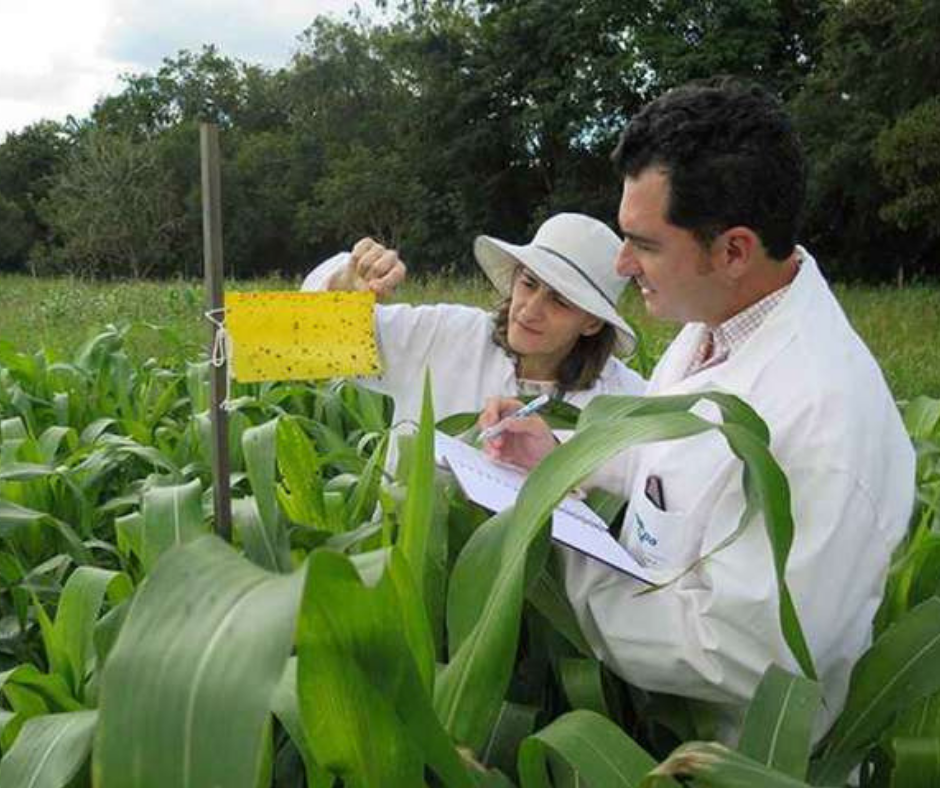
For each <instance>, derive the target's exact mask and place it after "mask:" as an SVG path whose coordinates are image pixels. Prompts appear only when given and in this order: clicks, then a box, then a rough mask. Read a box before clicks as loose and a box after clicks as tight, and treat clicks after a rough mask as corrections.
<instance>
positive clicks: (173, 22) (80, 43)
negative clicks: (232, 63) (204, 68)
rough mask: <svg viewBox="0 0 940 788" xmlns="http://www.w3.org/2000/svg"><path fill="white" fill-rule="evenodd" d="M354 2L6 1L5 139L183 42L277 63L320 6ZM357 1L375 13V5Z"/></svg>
mask: <svg viewBox="0 0 940 788" xmlns="http://www.w3.org/2000/svg"><path fill="white" fill-rule="evenodd" d="M354 4H355V0H157V1H156V2H155V0H0V141H2V139H3V137H4V136H5V134H6V133H7V132H9V131H19V130H21V129H22V128H23V127H25V126H27V125H29V124H30V123H35V122H36V121H38V120H41V119H44V118H47V119H50V120H58V121H62V120H65V119H66V117H67V116H68V115H70V114H71V115H75V116H76V117H85V116H86V115H87V114H88V113H89V111H90V110H91V108H92V105H93V104H94V102H95V100H96V99H97V98H98V97H99V96H102V95H108V94H110V93H116V92H119V91H120V82H119V80H118V77H119V75H121V74H123V73H140V72H143V71H154V70H156V69H157V68H158V67H159V66H160V63H161V61H162V60H163V58H165V57H172V56H174V55H176V53H177V52H178V51H179V50H181V49H190V50H193V51H196V50H198V49H200V48H201V46H202V45H203V44H210V43H211V44H216V45H217V46H218V47H219V49H220V51H221V52H222V53H223V54H224V55H227V56H229V57H233V58H238V59H240V60H245V61H247V62H250V63H259V64H263V65H266V66H272V67H273V66H281V65H284V64H286V63H287V61H288V60H289V59H290V56H291V54H292V52H293V51H294V48H295V44H296V41H295V39H296V37H297V35H298V34H300V33H301V32H302V31H303V30H304V29H305V28H306V27H307V26H308V25H309V24H310V22H311V21H312V20H313V18H314V17H315V16H316V15H317V14H322V13H328V14H332V15H334V16H338V17H344V16H345V15H346V14H347V13H348V12H349V10H350V9H351V8H352V7H353V5H354ZM360 5H362V6H363V7H364V8H366V9H367V10H369V11H370V12H371V10H372V3H371V2H369V0H361V1H360Z"/></svg>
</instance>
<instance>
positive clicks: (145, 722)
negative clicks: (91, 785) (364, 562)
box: [93, 536, 303, 788]
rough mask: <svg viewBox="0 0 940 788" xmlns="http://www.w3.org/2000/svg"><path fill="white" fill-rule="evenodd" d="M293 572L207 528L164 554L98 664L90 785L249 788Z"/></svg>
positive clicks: (258, 760)
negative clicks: (278, 569)
mask: <svg viewBox="0 0 940 788" xmlns="http://www.w3.org/2000/svg"><path fill="white" fill-rule="evenodd" d="M302 579H303V576H302V574H301V573H295V574H293V575H276V574H271V573H268V572H265V571H263V570H262V569H260V568H258V567H257V566H256V565H254V564H252V563H251V562H249V561H247V560H245V559H244V558H242V557H241V556H239V555H238V554H237V553H236V552H235V551H234V550H232V548H230V547H229V546H228V545H226V544H225V543H224V542H222V541H221V540H220V539H218V538H216V537H214V536H208V537H204V538H202V539H198V540H196V541H194V542H192V543H191V544H187V545H184V546H182V547H177V548H174V549H173V550H171V551H169V552H167V554H166V555H165V556H164V557H163V558H162V559H161V560H160V561H159V562H158V563H157V565H156V566H155V567H154V569H153V572H152V573H151V575H150V577H149V578H148V579H147V581H146V582H145V583H144V584H143V585H142V586H141V588H140V589H139V591H138V592H137V594H136V596H135V597H134V600H133V603H132V605H131V609H130V610H129V611H128V614H127V620H126V621H125V622H124V625H123V627H122V628H121V632H120V635H119V636H118V640H117V643H116V644H115V645H114V648H113V649H112V651H111V654H110V656H109V657H108V661H107V663H106V664H105V667H104V672H103V676H102V680H101V691H100V717H99V725H98V736H97V741H96V746H95V753H94V764H93V772H94V778H95V781H96V782H95V784H96V785H97V784H100V785H120V786H122V788H151V787H153V788H165V787H166V786H183V785H190V786H200V785H224V786H226V788H255V782H256V779H257V775H258V774H259V771H260V769H261V766H262V763H263V757H264V744H263V734H264V732H265V730H266V725H267V722H268V719H269V714H270V709H271V701H272V697H273V695H274V690H275V687H276V686H277V683H278V681H279V680H280V678H281V676H282V675H283V672H284V665H285V664H286V662H287V658H288V656H289V653H290V647H291V636H292V634H293V630H294V623H295V620H296V611H297V606H298V604H299V595H300V588H301V582H302ZM128 687H133V692H128V691H127V688H128Z"/></svg>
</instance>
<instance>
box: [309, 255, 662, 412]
mask: <svg viewBox="0 0 940 788" xmlns="http://www.w3.org/2000/svg"><path fill="white" fill-rule="evenodd" d="M346 259H347V254H346V253H342V254H339V255H335V256H334V257H331V258H330V259H329V260H327V261H325V262H324V263H322V264H321V265H319V266H317V268H315V269H314V270H313V271H312V272H311V273H310V274H309V275H308V276H307V278H306V279H305V280H304V283H303V286H302V289H303V290H320V289H323V288H324V287H325V286H326V282H327V279H328V278H329V276H331V275H332V273H333V272H335V271H336V270H338V268H339V267H340V266H342V265H345V263H346ZM375 327H376V335H377V340H378V345H379V353H380V356H381V359H382V366H383V372H382V374H381V375H378V376H376V377H370V378H363V379H361V380H360V382H361V383H362V384H363V385H365V386H367V387H368V388H371V389H373V390H376V391H381V392H383V393H385V394H388V395H390V396H391V397H392V398H393V399H394V400H395V415H394V422H395V423H402V422H417V421H418V420H419V418H420V415H421V401H422V396H423V392H424V373H425V369H428V370H430V373H431V383H432V393H433V399H434V416H435V418H436V419H437V420H440V419H443V418H445V417H447V416H451V415H454V414H457V413H468V412H473V411H479V410H481V409H482V408H483V406H484V404H485V403H486V400H487V398H488V397H515V396H517V395H518V394H519V385H518V380H517V378H516V369H515V364H514V362H513V360H512V358H510V357H509V355H507V353H506V351H504V350H503V349H502V348H501V347H499V346H498V345H497V344H495V343H494V342H493V339H492V336H493V315H492V314H491V313H489V312H486V311H484V310H482V309H477V308H475V307H468V306H460V305H456V304H436V305H429V306H410V305H408V304H393V305H389V306H382V305H380V306H377V307H376V310H375ZM645 388H646V381H645V380H644V379H643V378H642V377H641V376H640V375H638V374H637V373H636V372H634V371H633V370H631V369H629V368H628V367H627V366H626V365H624V364H623V363H622V362H621V361H619V360H618V359H616V358H614V357H611V358H610V359H608V361H607V364H606V365H605V366H604V368H603V370H602V371H601V374H600V376H599V377H598V379H597V380H596V381H595V383H594V385H593V386H592V387H591V388H590V389H585V390H581V391H572V392H569V393H567V394H566V395H565V397H564V399H565V401H566V402H569V403H571V404H572V405H575V406H577V407H579V408H583V407H584V406H585V405H586V404H587V403H588V402H590V400H591V399H592V398H593V397H595V396H597V395H598V394H642V393H643V391H644V389H645Z"/></svg>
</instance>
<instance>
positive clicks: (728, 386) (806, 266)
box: [649, 246, 828, 396]
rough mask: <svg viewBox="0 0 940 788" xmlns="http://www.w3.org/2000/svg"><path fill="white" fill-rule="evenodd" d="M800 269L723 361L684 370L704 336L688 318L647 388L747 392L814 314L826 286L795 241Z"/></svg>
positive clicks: (665, 391) (680, 391)
mask: <svg viewBox="0 0 940 788" xmlns="http://www.w3.org/2000/svg"><path fill="white" fill-rule="evenodd" d="M797 253H798V254H799V256H800V270H799V271H798V272H797V275H796V277H795V278H794V279H793V282H792V284H791V285H790V289H789V290H788V291H787V294H786V295H785V296H784V297H783V300H782V301H781V302H780V303H779V304H778V305H777V307H776V309H774V311H773V312H772V313H771V314H770V315H768V316H767V319H766V320H765V321H764V323H763V324H762V325H761V326H760V328H758V329H757V331H755V332H754V333H753V334H752V335H751V336H750V338H749V339H748V340H747V342H745V343H744V345H743V346H742V347H741V348H739V349H738V350H737V352H735V353H734V354H733V355H732V356H731V357H730V358H729V359H728V360H727V361H724V362H722V363H721V364H716V365H715V366H713V367H707V368H705V369H702V370H700V371H698V372H696V373H694V374H692V375H689V376H687V377H686V376H685V372H686V370H687V369H688V368H689V364H690V362H691V361H692V355H693V354H694V353H695V350H696V349H697V348H698V346H699V343H700V342H701V341H702V337H703V334H704V332H705V331H706V326H705V324H704V323H690V324H689V325H687V326H685V328H683V329H682V331H681V332H679V336H677V337H676V339H675V341H674V342H673V344H672V346H671V347H670V349H669V350H668V351H667V353H666V354H665V356H663V359H662V361H661V362H660V364H659V365H658V366H657V367H656V369H655V370H654V372H653V376H652V378H651V380H650V386H649V393H650V394H654V393H655V394H687V393H690V392H693V391H702V390H703V389H714V390H719V391H721V390H726V391H730V392H734V393H735V394H738V395H741V396H746V395H747V394H748V393H749V392H750V391H751V389H752V387H753V385H754V382H755V381H756V380H757V379H758V378H759V377H760V374H761V373H762V372H763V370H764V368H765V367H766V366H767V364H768V363H770V361H771V360H772V359H774V358H775V357H776V356H778V355H779V353H781V352H782V351H783V349H784V348H785V347H786V346H787V345H788V344H789V343H790V342H791V341H792V340H793V338H794V337H795V336H796V334H797V332H798V330H799V329H800V327H801V326H804V325H805V324H806V320H807V319H808V318H809V317H810V316H811V315H812V314H813V311H814V310H813V304H814V302H815V301H816V300H817V299H818V298H820V297H821V294H822V293H823V292H825V291H827V290H828V286H827V284H826V280H825V279H824V278H823V276H822V274H821V273H820V271H819V268H818V266H817V265H816V261H815V260H814V259H813V257H812V255H810V254H809V252H807V251H806V250H805V249H804V248H803V247H802V246H798V247H797Z"/></svg>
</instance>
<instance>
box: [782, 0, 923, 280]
mask: <svg viewBox="0 0 940 788" xmlns="http://www.w3.org/2000/svg"><path fill="white" fill-rule="evenodd" d="M938 24H940V3H938V2H937V0H902V2H885V1H884V0H860V1H859V2H853V3H843V4H839V10H838V11H837V12H833V13H831V14H830V15H829V17H828V19H827V21H826V23H825V25H824V27H823V29H822V38H823V43H822V55H821V58H820V62H819V66H818V68H817V69H816V70H815V72H814V73H813V74H812V76H811V77H810V78H809V80H808V81H807V83H806V88H805V90H804V91H803V92H802V93H801V94H800V95H799V96H797V97H796V98H795V100H794V102H793V109H794V112H795V115H796V119H797V122H798V125H799V126H800V129H801V132H802V135H803V138H804V142H805V143H806V146H807V148H808V151H809V156H810V162H811V165H812V178H811V181H810V187H811V188H810V204H809V210H808V214H807V228H806V229H807V232H806V237H807V240H808V241H809V242H810V243H811V244H812V246H813V247H815V248H817V249H819V251H820V252H821V253H825V254H826V256H831V257H834V258H835V259H836V260H837V261H838V262H839V263H840V264H841V265H840V266H839V273H840V274H841V275H843V276H848V277H852V278H858V277H862V276H864V277H868V278H876V277H877V278H882V279H884V278H889V277H890V276H892V275H897V276H898V277H903V276H904V272H905V271H908V272H915V273H923V274H928V275H935V274H936V272H937V268H936V260H937V254H936V252H937V245H936V238H935V237H934V235H933V232H932V230H928V229H926V227H925V226H924V225H923V224H922V220H921V219H920V218H915V217H919V216H920V215H921V213H922V211H923V209H921V208H919V207H918V204H919V203H918V201H922V200H923V199H924V198H925V197H929V195H930V173H931V172H935V169H936V161H937V159H936V153H935V150H934V148H932V147H930V139H931V134H932V132H931V131H930V130H929V129H927V130H925V131H923V132H922V131H918V129H919V128H920V127H921V126H922V124H923V123H924V121H925V120H927V118H928V117H929V116H930V112H931V110H930V106H931V104H930V101H931V99H933V98H934V97H935V94H936V85H937V81H938V79H940V58H938V56H937V50H936V47H935V45H934V36H933V32H932V31H935V30H936V29H937V25H938ZM912 134H913V135H915V136H917V137H918V139H920V140H921V142H922V143H923V144H924V145H925V146H926V147H925V148H924V149H923V150H917V151H916V152H912V151H911V150H910V148H909V144H910V142H911V141H912V140H911V135H912ZM918 159H919V160H918ZM928 204H929V199H928ZM885 249H891V250H893V252H894V253H893V254H891V255H885V254H884V253H883V250H885ZM876 250H878V251H876Z"/></svg>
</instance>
